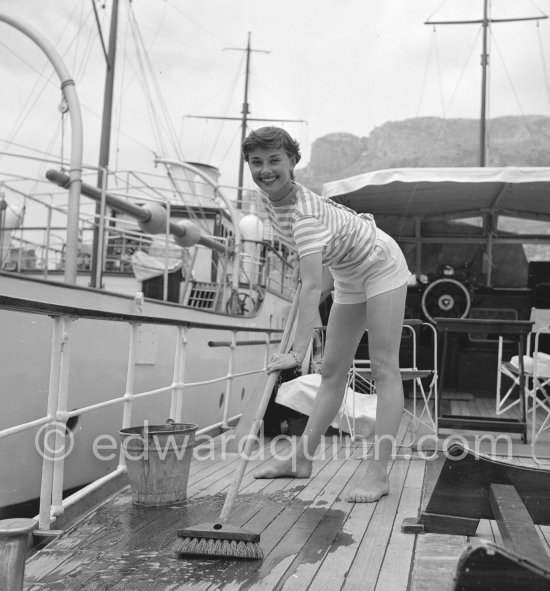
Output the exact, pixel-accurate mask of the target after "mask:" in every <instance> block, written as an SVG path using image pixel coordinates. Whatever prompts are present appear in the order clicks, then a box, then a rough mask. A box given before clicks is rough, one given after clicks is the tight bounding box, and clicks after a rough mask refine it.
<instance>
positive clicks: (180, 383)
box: [0, 305, 280, 532]
mask: <svg viewBox="0 0 550 591" xmlns="http://www.w3.org/2000/svg"><path fill="white" fill-rule="evenodd" d="M1 307H2V306H1V305H0V308H1ZM38 313H40V314H42V315H44V316H46V315H52V312H51V311H50V312H48V311H47V310H44V311H40V312H38ZM85 316H86V313H85V311H82V317H85ZM78 319H79V314H78V311H76V312H75V311H74V310H72V311H71V313H70V314H69V313H67V314H63V313H57V314H54V315H52V322H53V330H52V341H51V355H50V357H51V361H50V385H49V391H48V402H47V411H46V415H45V416H44V417H40V418H38V419H36V420H33V421H29V422H26V423H24V424H21V425H16V426H11V427H8V428H6V429H3V430H0V439H1V438H4V437H8V436H10V435H14V434H16V433H21V432H22V431H28V430H31V429H35V428H36V427H37V426H42V425H47V427H46V429H45V437H46V439H45V446H47V445H48V444H49V441H50V438H52V440H53V441H55V449H54V450H53V451H51V452H50V453H48V450H47V449H45V451H46V453H44V454H43V460H42V480H41V490H40V509H39V514H38V515H37V517H36V519H37V520H38V522H39V530H42V531H44V532H46V531H48V530H50V529H51V525H52V523H53V522H54V521H55V520H56V518H57V517H58V516H60V515H62V514H63V512H64V511H65V509H66V508H67V507H69V506H71V505H73V504H75V503H76V502H77V501H78V500H80V499H82V498H83V497H84V496H85V495H86V494H88V493H90V492H93V491H95V490H97V489H98V488H99V487H101V486H102V485H103V484H105V483H107V482H109V481H111V480H113V479H115V478H116V477H118V476H120V475H121V474H123V473H125V471H126V466H125V462H124V457H123V453H122V449H121V452H120V459H119V464H118V466H117V468H116V470H115V471H114V472H113V473H110V474H109V475H106V476H103V477H101V478H99V479H98V480H96V481H94V482H92V483H90V484H89V485H87V486H86V487H84V488H83V489H82V490H80V491H78V492H77V493H75V494H73V495H71V496H70V497H69V498H67V499H63V488H64V487H63V482H64V466H65V457H66V456H68V453H67V450H66V449H65V445H66V442H65V433H66V421H67V419H68V418H70V417H74V416H78V415H82V414H84V413H89V412H92V411H94V410H98V409H101V408H105V407H108V406H112V405H115V404H120V403H122V404H123V416H122V421H121V422H122V425H121V427H122V428H128V427H130V426H131V422H132V410H133V403H134V401H135V400H137V399H139V398H143V397H146V396H154V395H159V394H162V393H165V392H168V391H171V392H172V397H171V401H170V418H171V419H172V420H174V421H177V422H179V421H181V417H182V407H183V395H184V392H185V390H186V389H188V388H191V387H193V386H200V385H207V384H212V383H217V382H225V383H226V388H225V397H224V408H223V416H222V421H221V422H220V423H217V425H219V427H220V428H221V429H225V428H228V426H229V424H230V423H231V421H232V420H234V418H232V419H230V418H229V416H228V414H229V409H230V406H231V405H230V403H231V393H232V385H233V381H234V380H235V378H237V377H242V376H247V375H252V374H257V373H260V372H262V371H265V365H266V360H267V358H268V349H269V344H270V342H271V340H272V333H279V332H280V330H279V329H271V328H265V329H258V328H256V329H253V328H252V329H251V327H241V328H237V327H228V326H223V325H220V326H213V327H211V328H213V329H215V330H219V331H220V332H228V331H230V332H231V335H232V338H231V346H230V347H229V348H228V349H229V355H228V362H227V363H228V366H227V367H228V369H227V372H226V374H225V375H221V376H217V377H215V378H209V379H207V380H201V381H193V382H186V381H185V369H186V354H185V353H186V349H187V342H188V339H187V335H188V332H189V330H191V329H192V328H193V323H192V322H189V323H186V325H181V324H179V325H178V323H177V322H174V328H175V329H176V332H177V335H176V346H175V358H174V367H173V380H172V383H171V384H169V385H167V386H161V387H159V388H156V389H152V390H147V391H141V392H136V391H135V374H136V365H137V355H136V350H137V342H138V330H139V326H140V323H138V322H136V321H135V320H134V319H128V318H125V317H123V318H118V319H114V318H112V317H109V319H110V320H115V321H118V322H122V323H126V324H128V326H129V329H130V330H129V332H130V335H129V353H128V362H127V369H126V386H125V392H124V394H123V395H122V396H116V397H114V398H110V399H109V400H104V401H101V402H97V403H94V404H89V405H87V406H84V407H80V408H78V409H76V410H71V411H69V410H68V408H69V407H70V404H69V402H70V401H69V396H70V388H69V373H70V364H71V358H70V342H71V329H72V326H73V324H74V323H75V322H77V321H78ZM149 320H150V321H151V322H152V323H153V324H154V323H155V322H154V320H155V319H149ZM197 326H200V324H198V325H197ZM250 330H252V331H254V332H259V333H261V334H265V335H266V336H265V340H253V341H250V342H249V343H248V341H245V346H247V345H248V344H250V346H252V345H259V346H264V347H265V348H266V351H265V355H264V356H263V360H262V363H263V365H262V367H259V368H257V369H256V368H255V369H252V370H250V369H249V370H246V371H241V372H236V373H235V372H234V367H235V361H236V357H237V350H238V346H237V345H238V343H237V339H236V335H237V333H238V332H249V331H250ZM241 344H242V342H241ZM210 429H212V425H211V426H209V427H205V428H204V429H202V430H201V431H199V432H198V433H201V432H205V431H208V430H210ZM69 452H70V449H69Z"/></svg>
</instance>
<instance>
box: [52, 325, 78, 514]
mask: <svg viewBox="0 0 550 591" xmlns="http://www.w3.org/2000/svg"><path fill="white" fill-rule="evenodd" d="M73 322H74V318H70V317H68V316H65V317H63V331H62V334H61V358H60V369H59V395H58V398H57V412H56V416H55V419H56V421H55V449H54V450H53V454H54V465H53V487H52V513H53V515H61V514H62V513H63V474H64V471H65V458H66V456H67V451H66V446H65V438H66V434H67V430H66V422H67V406H68V404H67V403H68V398H69V370H70V362H71V329H72V325H73ZM45 445H47V442H46V443H45ZM71 449H72V446H70V447H69V452H68V453H70V452H71Z"/></svg>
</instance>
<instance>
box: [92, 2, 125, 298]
mask: <svg viewBox="0 0 550 591" xmlns="http://www.w3.org/2000/svg"><path fill="white" fill-rule="evenodd" d="M112 2H113V4H112V7H111V27H110V30H109V50H108V53H105V44H104V42H103V36H102V35H101V29H100V28H99V21H98V29H99V35H100V38H101V44H102V47H103V53H104V55H105V63H106V65H107V69H106V74H105V90H104V94H103V116H102V119H101V142H100V147H99V162H98V173H97V186H98V187H99V188H100V189H101V188H102V187H103V186H105V187H106V184H107V178H104V170H105V169H106V168H107V167H108V166H109V154H110V147H111V120H112V114H113V89H114V80H115V60H116V47H117V28H118V0H112ZM93 6H94V11H96V8H95V3H94V4H93ZM95 14H96V20H97V12H95ZM100 215H101V204H100V203H96V207H95V219H96V222H95V224H94V231H93V243H92V264H91V277H90V287H97V288H101V284H102V281H101V273H102V268H101V267H102V259H103V256H102V255H101V250H103V248H102V245H101V244H100V242H101V237H100V231H99V225H100V222H101V219H100ZM100 255H101V256H100Z"/></svg>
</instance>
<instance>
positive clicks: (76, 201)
mask: <svg viewBox="0 0 550 591" xmlns="http://www.w3.org/2000/svg"><path fill="white" fill-rule="evenodd" d="M0 21H2V22H4V23H6V24H8V25H11V26H12V27H15V28H16V29H18V30H19V31H21V32H22V33H24V34H25V35H27V37H29V38H30V39H32V40H33V41H34V42H35V43H36V44H37V45H38V46H39V47H40V49H42V51H43V52H44V53H45V54H46V56H47V57H48V59H49V60H50V62H51V63H52V65H53V67H54V69H55V71H56V72H57V74H58V76H59V79H60V80H61V90H62V92H63V96H64V97H65V100H66V101H67V104H68V105H69V115H70V118H71V134H72V136H71V162H70V165H69V177H67V178H68V181H67V186H68V189H69V206H68V210H67V253H66V257H65V281H66V282H67V283H70V284H71V285H74V284H75V283H76V271H77V259H78V219H79V210H80V186H81V184H82V151H83V150H82V144H83V140H82V136H83V133H82V114H81V112H80V104H79V102H78V97H77V94H76V89H75V84H74V80H73V79H72V78H71V76H70V75H69V71H68V70H67V68H66V66H65V64H64V63H63V60H62V59H61V56H60V55H59V54H58V53H57V50H56V49H55V47H54V46H53V45H51V44H50V43H49V41H47V40H46V39H44V38H43V37H42V35H41V34H40V33H38V31H36V30H35V29H33V28H32V27H29V26H28V25H26V24H23V23H21V22H19V21H17V20H15V19H13V18H12V17H10V16H7V15H5V14H0Z"/></svg>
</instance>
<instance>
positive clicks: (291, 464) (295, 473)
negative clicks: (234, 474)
mask: <svg viewBox="0 0 550 591" xmlns="http://www.w3.org/2000/svg"><path fill="white" fill-rule="evenodd" d="M311 468H312V462H311V460H306V459H299V460H294V459H293V458H292V459H290V460H284V461H283V460H280V461H278V462H277V463H276V464H274V465H273V466H267V467H266V468H263V469H262V470H258V471H257V472H254V474H253V476H254V478H309V477H310V476H311Z"/></svg>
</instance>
